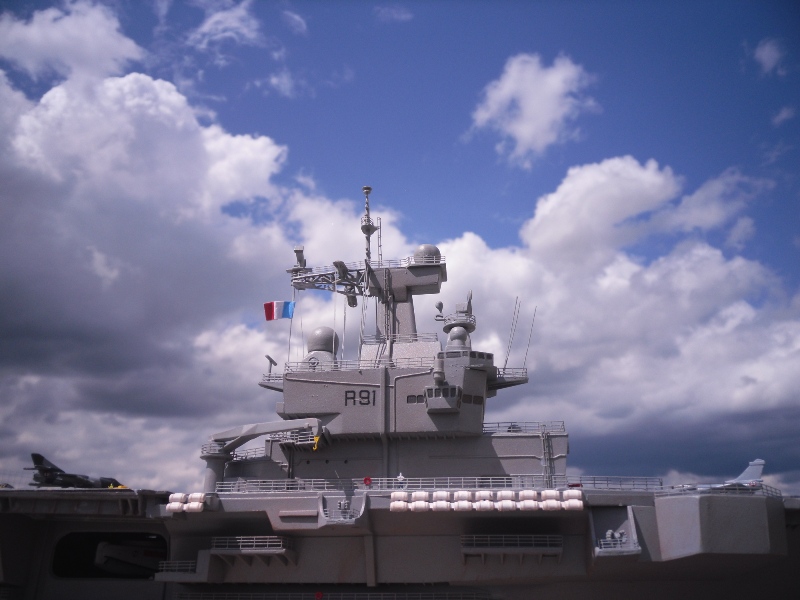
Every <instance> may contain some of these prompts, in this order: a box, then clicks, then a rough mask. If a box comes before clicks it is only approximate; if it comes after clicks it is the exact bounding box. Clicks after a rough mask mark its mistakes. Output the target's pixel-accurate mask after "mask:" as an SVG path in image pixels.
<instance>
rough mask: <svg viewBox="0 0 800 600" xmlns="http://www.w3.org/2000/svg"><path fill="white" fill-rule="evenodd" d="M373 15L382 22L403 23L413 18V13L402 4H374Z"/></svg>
mask: <svg viewBox="0 0 800 600" xmlns="http://www.w3.org/2000/svg"><path fill="white" fill-rule="evenodd" d="M374 11H375V16H376V17H377V18H378V20H379V21H383V22H384V23H392V22H395V23H404V22H406V21H410V20H411V19H413V18H414V14H413V13H412V12H411V11H410V10H408V9H407V8H405V7H403V6H396V5H395V6H376V7H375V8H374Z"/></svg>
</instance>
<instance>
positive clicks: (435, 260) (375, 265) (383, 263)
mask: <svg viewBox="0 0 800 600" xmlns="http://www.w3.org/2000/svg"><path fill="white" fill-rule="evenodd" d="M445 263H446V260H445V257H444V256H420V257H415V256H408V257H406V258H396V259H390V260H371V261H370V262H369V267H370V269H372V270H375V269H395V268H399V267H413V266H416V265H443V264H445ZM344 266H345V267H346V268H347V270H348V271H360V270H362V269H364V268H365V266H366V261H363V260H359V261H356V262H349V263H344ZM338 272H339V271H338V269H337V268H336V267H335V266H334V265H323V266H320V267H307V268H305V269H303V270H302V271H301V272H300V273H298V275H293V276H292V280H294V279H295V278H297V279H300V278H301V277H302V276H303V275H325V274H334V273H338Z"/></svg>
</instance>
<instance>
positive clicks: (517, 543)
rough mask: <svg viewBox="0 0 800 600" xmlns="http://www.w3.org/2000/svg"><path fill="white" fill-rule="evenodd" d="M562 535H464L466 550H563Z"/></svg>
mask: <svg viewBox="0 0 800 600" xmlns="http://www.w3.org/2000/svg"><path fill="white" fill-rule="evenodd" d="M563 545H564V537H563V536H561V535H462V536H461V546H462V547H464V548H543V549H544V548H547V549H550V548H553V549H558V548H562V547H563Z"/></svg>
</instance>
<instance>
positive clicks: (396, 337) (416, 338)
mask: <svg viewBox="0 0 800 600" xmlns="http://www.w3.org/2000/svg"><path fill="white" fill-rule="evenodd" d="M362 341H363V343H364V344H368V345H376V344H385V343H386V342H387V341H392V342H394V343H397V344H409V343H412V342H438V341H439V336H438V334H436V333H393V334H390V335H389V336H388V340H387V336H383V335H365V336H364V337H363V338H362Z"/></svg>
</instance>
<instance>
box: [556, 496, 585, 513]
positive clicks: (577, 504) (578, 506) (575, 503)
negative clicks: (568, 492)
mask: <svg viewBox="0 0 800 600" xmlns="http://www.w3.org/2000/svg"><path fill="white" fill-rule="evenodd" d="M561 508H563V509H564V510H583V500H576V499H575V498H571V499H570V500H564V501H563V502H562V503H561Z"/></svg>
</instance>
